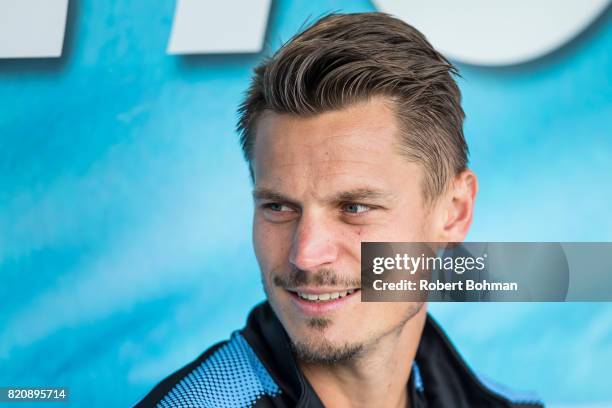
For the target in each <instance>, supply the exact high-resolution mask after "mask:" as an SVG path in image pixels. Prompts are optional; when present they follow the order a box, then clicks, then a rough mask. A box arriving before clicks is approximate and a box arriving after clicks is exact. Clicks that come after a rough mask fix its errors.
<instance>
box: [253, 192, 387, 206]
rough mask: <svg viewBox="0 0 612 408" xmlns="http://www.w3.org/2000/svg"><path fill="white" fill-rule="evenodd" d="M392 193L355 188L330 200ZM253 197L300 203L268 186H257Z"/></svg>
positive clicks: (345, 199) (383, 195) (356, 198)
mask: <svg viewBox="0 0 612 408" xmlns="http://www.w3.org/2000/svg"><path fill="white" fill-rule="evenodd" d="M390 195H391V194H389V193H386V192H383V191H381V190H375V189H371V188H355V189H351V190H347V191H341V192H339V193H336V194H334V195H332V196H331V198H330V199H329V200H328V201H330V202H332V203H346V202H358V201H367V200H381V199H384V198H388V197H389V196H390ZM253 198H254V199H255V200H271V201H281V202H285V203H288V204H293V205H298V203H297V201H296V200H294V199H291V198H289V197H287V196H285V195H283V194H281V193H279V192H277V191H275V190H271V189H268V188H256V189H255V190H253Z"/></svg>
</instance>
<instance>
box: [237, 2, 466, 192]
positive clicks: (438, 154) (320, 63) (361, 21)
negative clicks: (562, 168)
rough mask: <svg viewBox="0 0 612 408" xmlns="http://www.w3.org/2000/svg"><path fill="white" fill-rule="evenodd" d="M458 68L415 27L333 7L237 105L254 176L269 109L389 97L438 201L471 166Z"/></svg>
mask: <svg viewBox="0 0 612 408" xmlns="http://www.w3.org/2000/svg"><path fill="white" fill-rule="evenodd" d="M455 75H458V72H457V69H456V68H455V67H454V66H453V65H452V64H451V63H450V62H449V61H448V60H447V59H446V58H445V57H444V56H442V55H441V54H440V53H439V52H437V51H436V50H435V49H434V48H433V47H432V46H431V44H429V42H428V41H427V39H426V38H425V36H424V35H423V34H421V33H420V32H419V31H417V30H416V29H415V28H414V27H412V26H410V25H408V24H406V23H405V22H403V21H401V20H399V19H397V18H395V17H392V16H390V15H388V14H384V13H355V14H330V15H327V16H325V17H323V18H321V19H319V20H318V21H316V22H315V23H314V24H313V25H311V26H310V27H309V28H307V29H306V30H304V31H303V32H301V33H298V34H297V35H295V36H294V37H293V38H291V39H290V40H289V41H288V42H287V43H285V44H284V45H283V46H282V47H281V48H280V49H279V50H278V51H276V53H274V55H272V56H271V57H269V58H267V59H265V60H264V61H263V62H262V63H261V64H259V65H258V66H257V67H256V68H255V70H254V75H253V77H252V79H251V85H250V87H249V89H248V91H247V94H246V96H245V100H244V102H243V103H242V104H241V106H240V108H239V111H238V113H239V122H238V126H237V129H238V132H239V134H240V143H241V145H242V150H243V153H244V156H245V158H246V160H247V162H248V163H249V169H250V171H251V177H253V168H252V164H251V162H252V160H253V146H254V144H255V136H256V135H255V129H256V124H257V119H258V118H259V117H260V115H261V114H262V113H263V112H264V111H272V112H275V113H281V114H292V115H298V116H304V117H307V116H312V115H317V114H319V113H323V112H327V111H333V110H339V109H342V108H344V107H347V106H349V105H351V104H353V103H357V102H362V101H367V100H369V99H371V98H373V97H379V96H383V97H386V98H388V99H389V100H390V101H391V102H392V103H391V106H392V107H393V109H394V113H395V116H396V117H397V119H398V123H399V127H400V133H401V141H400V143H399V146H400V150H401V153H402V154H403V155H405V156H406V157H407V158H408V159H409V160H411V161H414V162H416V163H420V164H421V165H422V166H423V168H424V174H425V178H424V180H423V186H422V188H423V192H424V196H425V198H426V200H433V199H435V198H436V197H437V196H438V195H439V194H441V193H442V192H443V191H444V188H445V187H446V185H447V182H448V181H449V180H450V179H451V178H452V177H454V176H455V175H456V174H458V173H459V172H461V171H463V170H464V169H465V168H466V166H467V156H468V147H467V144H466V142H465V138H464V136H463V120H464V117H465V115H464V112H463V109H462V108H461V92H460V90H459V87H458V86H457V84H456V83H455V80H454V76H455Z"/></svg>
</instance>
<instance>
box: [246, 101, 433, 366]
mask: <svg viewBox="0 0 612 408" xmlns="http://www.w3.org/2000/svg"><path fill="white" fill-rule="evenodd" d="M399 142H400V136H399V128H398V125H397V120H396V118H395V116H394V113H393V111H392V110H391V108H390V105H389V102H388V101H385V100H383V99H382V98H378V99H372V100H370V101H369V102H363V103H360V104H354V105H351V106H350V107H348V108H345V109H343V110H340V111H332V112H326V113H323V114H319V115H316V116H313V117H306V118H305V117H297V116H292V115H280V114H275V113H270V112H267V113H265V114H264V115H262V117H261V118H260V120H259V123H258V127H257V134H256V141H255V147H254V161H253V170H254V177H255V190H254V197H255V214H254V223H253V240H254V246H255V253H256V255H257V259H258V262H259V266H260V268H261V271H262V277H263V282H264V287H265V290H266V293H267V296H268V300H269V301H270V304H271V305H272V307H273V309H274V311H275V312H276V314H277V316H278V317H279V319H280V321H281V323H282V324H283V326H284V327H285V329H286V330H287V332H288V334H289V336H290V338H291V340H292V342H293V343H294V345H296V348H297V349H298V352H300V353H301V354H303V356H305V357H304V358H309V359H313V360H320V361H334V360H341V359H343V358H348V357H350V356H352V355H354V354H355V353H356V352H358V351H361V350H364V349H366V348H367V347H369V346H372V345H374V344H375V343H376V342H377V340H379V339H380V338H381V337H382V336H384V335H386V334H389V333H392V332H394V331H395V330H397V329H399V328H401V327H402V326H403V324H404V323H405V322H406V321H407V319H409V318H410V317H411V316H412V315H413V314H414V313H415V312H416V311H417V310H418V309H419V307H420V305H418V304H415V303H399V302H397V303H362V302H361V301H360V293H359V286H360V270H361V265H360V250H361V245H360V244H361V242H362V241H421V242H426V241H433V240H435V239H434V237H433V231H432V226H431V223H430V221H429V217H431V214H429V211H426V208H425V204H424V198H423V194H422V178H423V170H422V168H421V166H420V165H418V164H415V163H411V162H409V161H408V160H407V159H406V158H405V157H404V156H402V155H400V153H399V150H398V143H399ZM304 298H309V299H304Z"/></svg>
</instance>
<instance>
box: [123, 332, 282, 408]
mask: <svg viewBox="0 0 612 408" xmlns="http://www.w3.org/2000/svg"><path fill="white" fill-rule="evenodd" d="M278 394H280V388H279V387H278V385H277V384H276V383H275V382H274V380H273V379H272V377H271V376H270V374H269V373H268V371H267V370H266V369H265V367H264V366H263V364H262V363H261V361H260V360H259V358H258V357H257V355H256V354H255V352H254V351H253V349H252V348H251V346H250V345H249V344H248V343H247V341H246V340H245V339H244V337H243V336H242V335H241V334H240V333H239V332H235V333H234V334H232V336H231V338H230V339H229V340H228V341H224V342H221V343H218V344H216V345H214V346H212V347H211V348H210V349H208V350H206V351H205V352H204V353H203V354H202V355H201V356H200V357H198V358H197V359H196V360H194V361H193V362H191V363H189V364H188V365H186V366H185V367H183V368H181V369H179V370H178V371H176V372H175V373H173V374H172V375H170V376H168V377H167V378H166V379H164V380H163V381H161V382H160V383H159V384H158V385H157V386H155V388H153V390H151V391H150V392H149V394H147V396H146V397H145V398H144V399H142V401H140V402H139V403H138V404H136V405H135V407H152V406H158V407H187V406H202V407H218V406H252V405H254V404H255V402H256V401H257V400H258V399H259V398H261V397H262V396H265V395H268V396H270V397H273V396H276V395H278Z"/></svg>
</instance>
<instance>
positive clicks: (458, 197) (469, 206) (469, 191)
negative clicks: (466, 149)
mask: <svg viewBox="0 0 612 408" xmlns="http://www.w3.org/2000/svg"><path fill="white" fill-rule="evenodd" d="M477 192H478V179H477V177H476V174H474V172H472V171H471V170H469V169H468V170H464V171H462V172H461V173H459V174H458V175H457V176H455V178H454V179H453V181H452V185H451V188H450V191H449V193H448V194H449V195H448V199H447V201H446V206H447V207H446V211H445V213H446V220H445V222H444V228H443V235H444V236H445V239H444V241H446V242H461V241H463V240H464V239H465V237H466V235H467V233H468V231H469V229H470V226H471V225H472V218H473V214H474V204H475V201H476V194H477Z"/></svg>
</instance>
